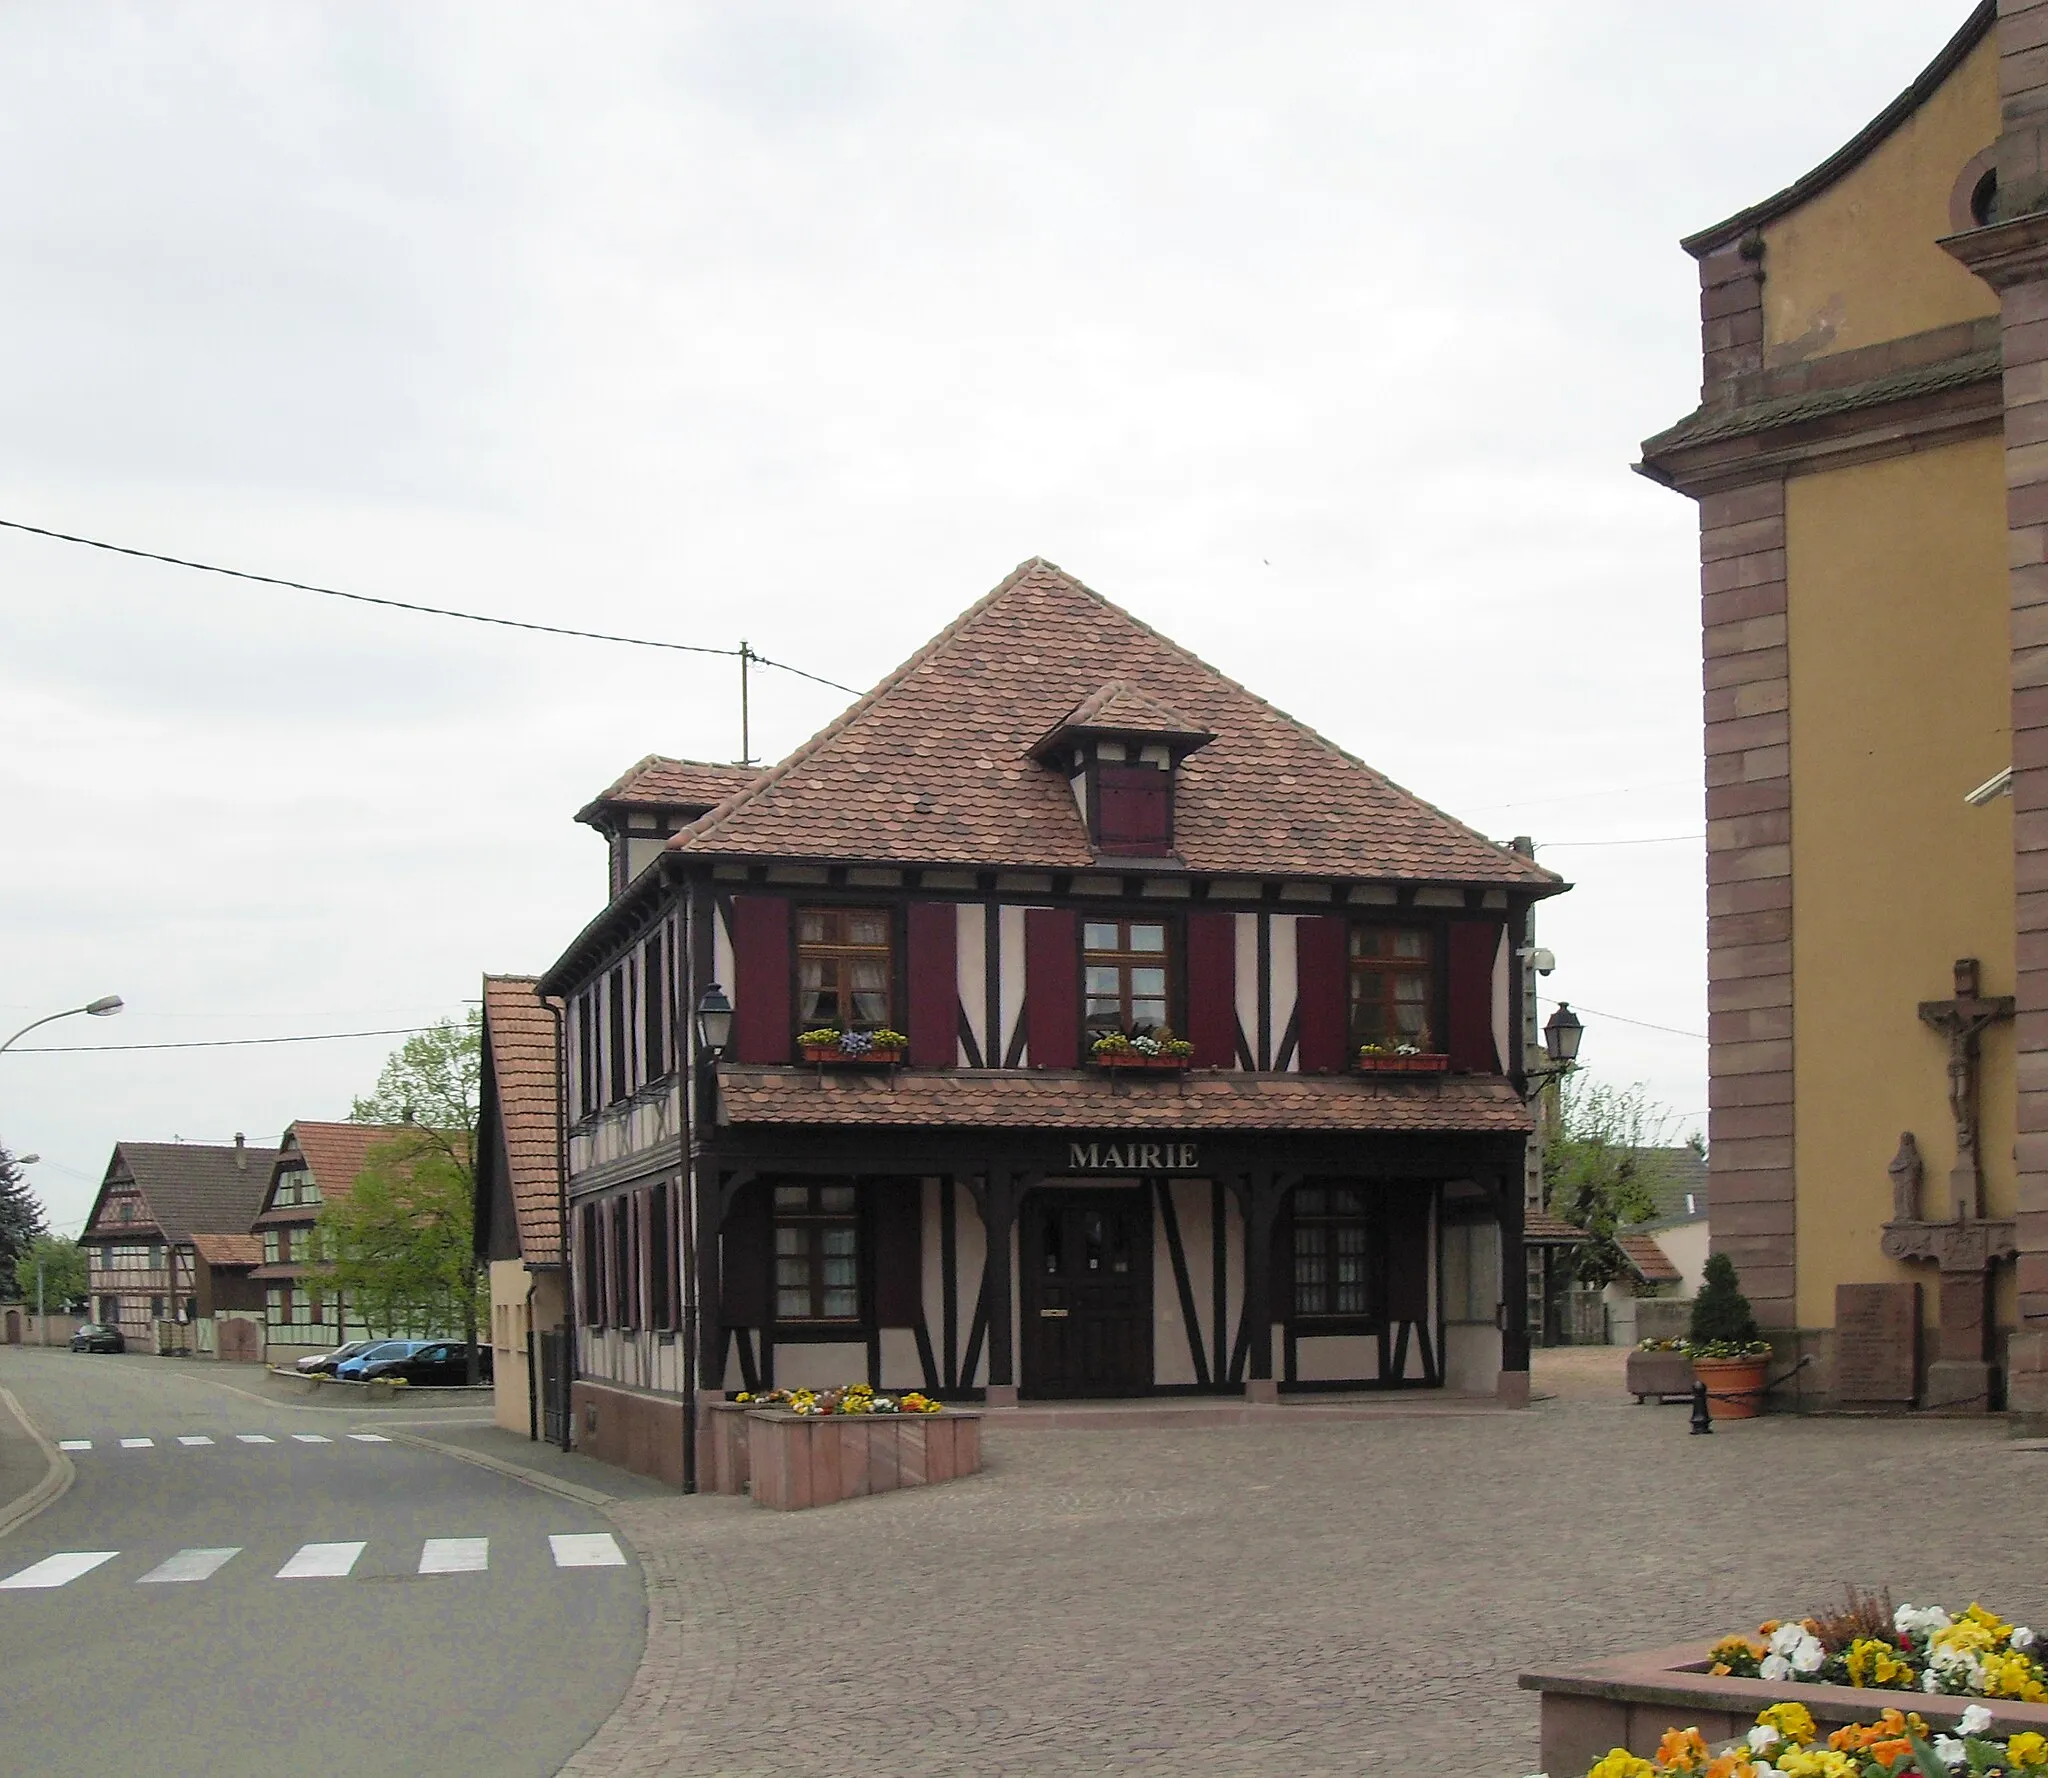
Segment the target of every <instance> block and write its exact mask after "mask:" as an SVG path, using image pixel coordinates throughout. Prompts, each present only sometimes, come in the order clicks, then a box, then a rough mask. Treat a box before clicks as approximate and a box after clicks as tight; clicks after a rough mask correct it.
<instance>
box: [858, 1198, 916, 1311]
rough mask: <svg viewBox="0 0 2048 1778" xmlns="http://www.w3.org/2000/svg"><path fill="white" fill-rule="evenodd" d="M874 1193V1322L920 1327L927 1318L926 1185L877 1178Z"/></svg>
mask: <svg viewBox="0 0 2048 1778" xmlns="http://www.w3.org/2000/svg"><path fill="white" fill-rule="evenodd" d="M870 1190H871V1191H872V1193H873V1204H874V1224H873V1226H874V1231H875V1325H876V1326H877V1327H915V1326H916V1325H917V1324H918V1323H919V1322H920V1321H922V1320H923V1319H924V1245H923V1231H924V1187H923V1184H922V1182H921V1181H919V1180H915V1179H883V1180H878V1181H877V1182H876V1183H875V1184H874V1185H873V1186H872V1187H871V1188H870Z"/></svg>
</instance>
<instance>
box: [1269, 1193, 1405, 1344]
mask: <svg viewBox="0 0 2048 1778" xmlns="http://www.w3.org/2000/svg"><path fill="white" fill-rule="evenodd" d="M1304 1192H1307V1193H1312V1194H1320V1195H1321V1196H1322V1198H1323V1199H1324V1201H1326V1202H1331V1203H1334V1201H1335V1194H1336V1193H1338V1192H1349V1193H1351V1194H1352V1195H1353V1196H1354V1197H1355V1198H1356V1200H1357V1204H1358V1208H1357V1209H1356V1210H1338V1209H1328V1210H1309V1211H1304V1210H1303V1209H1302V1201H1303V1199H1302V1194H1303V1193H1304ZM1311 1201H1313V1200H1311ZM1287 1227H1288V1236H1287V1239H1288V1250H1289V1251H1288V1270H1287V1320H1288V1324H1289V1325H1290V1326H1293V1327H1297V1328H1301V1329H1304V1330H1309V1331H1313V1332H1316V1333H1364V1332H1371V1331H1375V1330H1377V1329H1378V1328H1379V1326H1380V1324H1381V1320H1382V1309H1383V1307H1384V1296H1385V1291H1384V1289H1383V1286H1382V1282H1381V1279H1380V1276H1379V1269H1378V1268H1379V1261H1380V1257H1381V1252H1382V1249H1383V1247H1384V1244H1385V1234H1384V1231H1383V1230H1382V1229H1381V1227H1380V1219H1379V1216H1378V1214H1377V1213H1376V1210H1375V1207H1374V1204H1373V1200H1372V1196H1371V1194H1370V1193H1369V1192H1367V1190H1366V1189H1365V1188H1364V1187H1363V1186H1361V1185H1346V1184H1343V1183H1341V1182H1329V1183H1324V1184H1319V1185H1310V1186H1296V1187H1295V1188H1294V1191H1293V1193H1292V1194H1291V1195H1290V1197H1289V1202H1288V1218H1287ZM1304 1228H1307V1229H1312V1230H1313V1229H1320V1230H1324V1231H1327V1232H1328V1233H1329V1234H1330V1235H1331V1237H1332V1240H1331V1244H1330V1246H1329V1247H1328V1248H1327V1249H1326V1250H1325V1252H1324V1253H1323V1255H1322V1258H1323V1259H1324V1260H1325V1262H1326V1263H1327V1264H1328V1266H1329V1268H1330V1269H1329V1276H1328V1278H1327V1279H1326V1280H1325V1282H1324V1284H1323V1288H1325V1289H1327V1290H1328V1291H1329V1292H1330V1293H1331V1302H1332V1304H1333V1305H1334V1303H1335V1301H1336V1292H1337V1291H1338V1290H1339V1289H1340V1288H1341V1286H1340V1284H1339V1281H1338V1278H1337V1274H1336V1262H1337V1261H1338V1260H1339V1259H1341V1258H1343V1257H1344V1255H1343V1254H1342V1253H1341V1252H1340V1251H1339V1249H1338V1247H1337V1244H1336V1237H1337V1235H1338V1234H1339V1232H1340V1231H1348V1230H1356V1231H1357V1232H1358V1235H1359V1249H1358V1258H1359V1260H1360V1262H1361V1268H1360V1269H1361V1272H1362V1274H1363V1275H1362V1277H1361V1279H1360V1288H1361V1289H1362V1291H1363V1293H1364V1296H1363V1304H1364V1306H1363V1307H1362V1308H1357V1309H1340V1308H1336V1307H1334V1306H1333V1307H1331V1308H1328V1309H1303V1308H1302V1307H1301V1292H1302V1288H1303V1286H1302V1280H1301V1276H1300V1270H1301V1262H1302V1260H1303V1259H1305V1258H1312V1257H1314V1256H1313V1255H1307V1254H1304V1253H1303V1252H1302V1250H1301V1234H1302V1231H1303V1229H1304Z"/></svg>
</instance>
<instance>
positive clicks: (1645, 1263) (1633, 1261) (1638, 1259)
mask: <svg viewBox="0 0 2048 1778" xmlns="http://www.w3.org/2000/svg"><path fill="white" fill-rule="evenodd" d="M1615 1240H1616V1241H1617V1242H1618V1243H1619V1245H1620V1247H1621V1250H1622V1252H1623V1253H1625V1254H1627V1255H1628V1263H1629V1264H1630V1265H1632V1266H1634V1267H1635V1269H1636V1274H1637V1276H1639V1277H1640V1278H1641V1279H1642V1281H1643V1282H1644V1283H1645V1284H1677V1283H1680V1282H1682V1281H1683V1280H1684V1277H1685V1274H1684V1273H1683V1272H1681V1271H1680V1270H1679V1269H1678V1268H1677V1267H1676V1266H1674V1265H1673V1264H1672V1263H1671V1261H1670V1260H1669V1259H1668V1258H1667V1257H1666V1256H1665V1253H1664V1249H1663V1248H1661V1247H1659V1246H1658V1245H1657V1243H1656V1241H1655V1240H1654V1239H1652V1238H1651V1237H1650V1236H1648V1235H1617V1236H1615Z"/></svg>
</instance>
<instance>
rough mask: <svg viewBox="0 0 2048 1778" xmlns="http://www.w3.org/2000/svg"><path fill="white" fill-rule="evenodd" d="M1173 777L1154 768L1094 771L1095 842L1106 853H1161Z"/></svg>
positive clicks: (1167, 835) (1167, 827) (1169, 828)
mask: <svg viewBox="0 0 2048 1778" xmlns="http://www.w3.org/2000/svg"><path fill="white" fill-rule="evenodd" d="M1172 782H1173V780H1172V776H1171V774H1170V773H1167V772H1162V771H1161V770H1160V769H1159V768H1158V767H1157V766H1114V765H1098V766H1097V767H1096V768H1095V839H1096V843H1097V844H1098V845H1099V846H1101V848H1102V849H1103V851H1105V852H1130V853H1138V854H1144V853H1158V852H1164V851H1165V850H1166V848H1167V845H1168V843H1169V841H1170V839H1171V837H1172V822H1171V820H1170V818H1169V805H1168V802H1167V797H1168V795H1169V794H1170V791H1171V788H1172Z"/></svg>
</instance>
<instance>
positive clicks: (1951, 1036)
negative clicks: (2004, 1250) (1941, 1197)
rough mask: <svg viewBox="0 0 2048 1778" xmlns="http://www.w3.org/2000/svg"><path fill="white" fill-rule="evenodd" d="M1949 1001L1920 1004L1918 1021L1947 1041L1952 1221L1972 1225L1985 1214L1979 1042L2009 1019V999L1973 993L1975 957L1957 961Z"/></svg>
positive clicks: (1950, 1212)
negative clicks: (1980, 1158) (1953, 1156)
mask: <svg viewBox="0 0 2048 1778" xmlns="http://www.w3.org/2000/svg"><path fill="white" fill-rule="evenodd" d="M1955 980H1956V991H1955V998H1954V999H1952V1000H1923V1001H1921V1002H1920V1017H1921V1018H1922V1020H1924V1021H1925V1022H1926V1023H1927V1024H1929V1025H1932V1026H1933V1027H1934V1029H1935V1030H1937V1031H1939V1032H1940V1033H1941V1034H1942V1035H1943V1036H1944V1037H1946V1038H1947V1039H1948V1108H1949V1112H1950V1115H1951V1116H1953V1117H1954V1119H1955V1123H1956V1164H1955V1166H1954V1167H1953V1168H1951V1169H1950V1171H1949V1176H1948V1183H1949V1197H1950V1210H1949V1214H1950V1216H1951V1217H1952V1218H1954V1219H1955V1220H1956V1221H1959V1222H1968V1221H1973V1220H1975V1219H1977V1218H1980V1217H1982V1216H1983V1214H1984V1170H1983V1167H1982V1165H1981V1164H1980V1162H1979V1161H1978V1159H1977V1064H1978V1059H1979V1048H1978V1045H1979V1039H1980V1038H1982V1037H1983V1035H1984V1033H1985V1032H1986V1031H1987V1030H1988V1029H1990V1027H1991V1026H1993V1025H1996V1024H1999V1023H2001V1022H2002V1021H2004V1020H2006V1019H2009V1018H2011V1017H2012V1013H2013V1003H2012V998H2011V996H2010V995H2007V996H2003V997H2000V998H1997V999H1986V998H1984V997H1983V996H1982V995H1980V994H1979V993H1978V991H1977V959H1976V958H1974V957H1958V958H1957V959H1956V977H1955Z"/></svg>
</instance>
